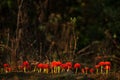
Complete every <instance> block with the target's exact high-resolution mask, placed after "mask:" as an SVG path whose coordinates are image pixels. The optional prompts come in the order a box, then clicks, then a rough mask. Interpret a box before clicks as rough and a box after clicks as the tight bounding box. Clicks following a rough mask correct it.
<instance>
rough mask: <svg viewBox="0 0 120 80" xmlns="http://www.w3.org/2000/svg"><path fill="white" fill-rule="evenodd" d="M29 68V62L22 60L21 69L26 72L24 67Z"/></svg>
mask: <svg viewBox="0 0 120 80" xmlns="http://www.w3.org/2000/svg"><path fill="white" fill-rule="evenodd" d="M28 68H29V62H28V61H24V62H23V70H24V72H26V69H28Z"/></svg>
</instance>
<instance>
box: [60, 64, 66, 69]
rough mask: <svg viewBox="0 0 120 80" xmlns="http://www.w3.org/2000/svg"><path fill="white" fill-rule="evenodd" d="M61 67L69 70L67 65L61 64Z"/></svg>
mask: <svg viewBox="0 0 120 80" xmlns="http://www.w3.org/2000/svg"><path fill="white" fill-rule="evenodd" d="M60 67H61V68H62V69H67V68H68V67H67V65H66V64H61V65H60Z"/></svg>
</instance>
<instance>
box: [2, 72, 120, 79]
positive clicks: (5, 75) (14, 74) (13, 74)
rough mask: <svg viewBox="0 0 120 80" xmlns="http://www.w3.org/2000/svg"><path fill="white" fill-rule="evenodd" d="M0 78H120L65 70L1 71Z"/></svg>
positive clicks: (119, 75)
mask: <svg viewBox="0 0 120 80" xmlns="http://www.w3.org/2000/svg"><path fill="white" fill-rule="evenodd" d="M0 80H120V73H114V72H111V73H109V74H108V75H105V74H97V75H96V74H88V75H85V74H80V73H79V74H74V73H72V72H65V73H60V74H43V73H32V72H27V73H23V72H10V73H1V74H0Z"/></svg>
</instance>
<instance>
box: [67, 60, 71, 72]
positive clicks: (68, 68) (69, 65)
mask: <svg viewBox="0 0 120 80" xmlns="http://www.w3.org/2000/svg"><path fill="white" fill-rule="evenodd" d="M66 65H67V72H68V71H69V70H70V69H71V68H72V63H71V62H66Z"/></svg>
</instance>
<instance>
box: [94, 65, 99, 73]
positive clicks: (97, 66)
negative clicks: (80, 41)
mask: <svg viewBox="0 0 120 80" xmlns="http://www.w3.org/2000/svg"><path fill="white" fill-rule="evenodd" d="M99 67H100V65H95V68H96V74H98V68H99Z"/></svg>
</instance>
